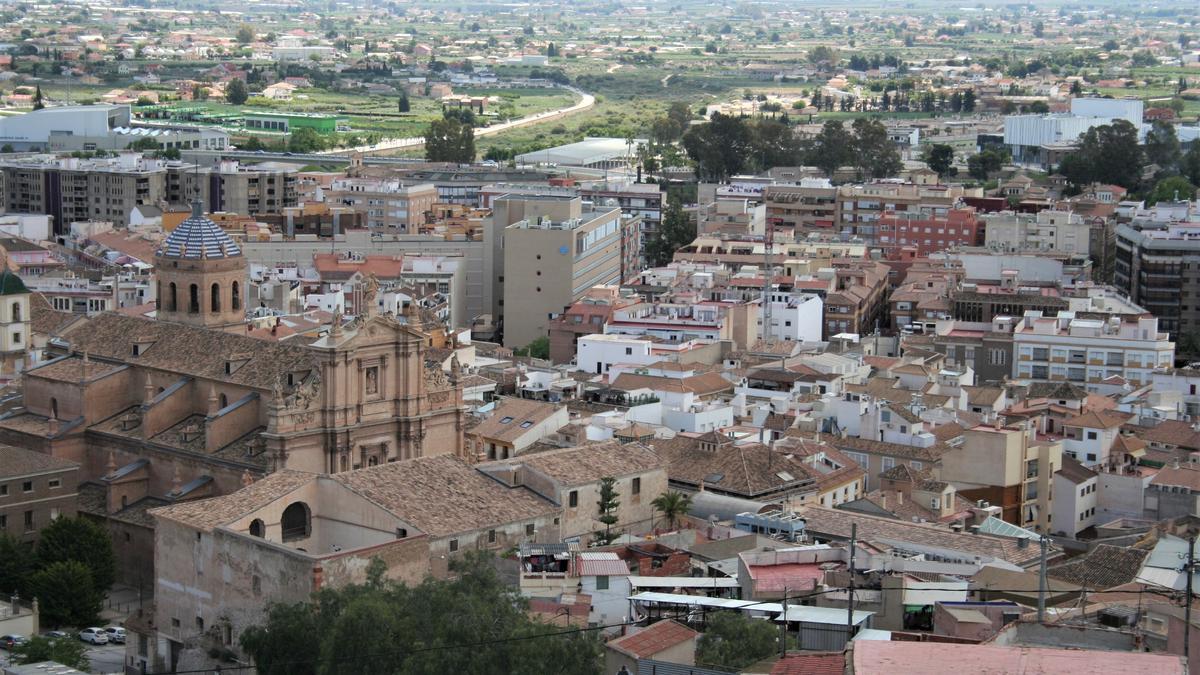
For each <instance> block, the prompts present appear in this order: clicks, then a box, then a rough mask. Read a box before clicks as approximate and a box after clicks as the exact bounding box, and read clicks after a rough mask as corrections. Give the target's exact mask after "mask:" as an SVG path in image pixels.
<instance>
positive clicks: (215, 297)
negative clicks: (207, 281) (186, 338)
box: [208, 284, 221, 314]
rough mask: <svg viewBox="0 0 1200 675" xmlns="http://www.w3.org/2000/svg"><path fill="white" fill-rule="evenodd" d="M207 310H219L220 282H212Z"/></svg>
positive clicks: (214, 311)
mask: <svg viewBox="0 0 1200 675" xmlns="http://www.w3.org/2000/svg"><path fill="white" fill-rule="evenodd" d="M208 311H210V312H212V313H213V314H216V313H217V312H219V311H221V284H213V285H212V290H211V293H210V297H209V306H208Z"/></svg>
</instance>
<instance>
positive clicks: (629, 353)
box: [625, 347, 633, 356]
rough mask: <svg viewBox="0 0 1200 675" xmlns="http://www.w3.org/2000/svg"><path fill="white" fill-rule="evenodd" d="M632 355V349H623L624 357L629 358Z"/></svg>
mask: <svg viewBox="0 0 1200 675" xmlns="http://www.w3.org/2000/svg"><path fill="white" fill-rule="evenodd" d="M632 354H633V347H626V348H625V355H626V356H631V355H632Z"/></svg>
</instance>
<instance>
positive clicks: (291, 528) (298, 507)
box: [279, 502, 312, 541]
mask: <svg viewBox="0 0 1200 675" xmlns="http://www.w3.org/2000/svg"><path fill="white" fill-rule="evenodd" d="M279 525H280V528H281V529H282V530H283V540H284V541H296V540H299V539H308V537H309V535H310V534H312V512H311V511H310V510H309V508H308V505H307V504H305V503H304V502H293V503H292V504H290V505H288V507H287V508H286V509H284V510H283V517H282V518H280V521H279Z"/></svg>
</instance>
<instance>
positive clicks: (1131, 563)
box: [1046, 544, 1150, 590]
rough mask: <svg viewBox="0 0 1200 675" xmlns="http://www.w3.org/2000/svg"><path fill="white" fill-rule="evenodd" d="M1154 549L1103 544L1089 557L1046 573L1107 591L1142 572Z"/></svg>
mask: <svg viewBox="0 0 1200 675" xmlns="http://www.w3.org/2000/svg"><path fill="white" fill-rule="evenodd" d="M1149 555H1150V551H1148V550H1146V549H1140V548H1125V547H1122V546H1113V545H1111V544H1100V545H1099V546H1097V547H1096V548H1094V549H1092V550H1091V552H1089V553H1088V554H1087V555H1085V556H1081V557H1079V558H1074V559H1073V560H1071V561H1070V562H1067V563H1064V564H1062V565H1056V566H1054V567H1051V568H1050V569H1048V570H1046V576H1049V577H1052V578H1055V579H1061V580H1062V581H1066V582H1068V583H1072V584H1076V585H1078V586H1083V587H1085V588H1087V589H1089V590H1105V589H1109V588H1113V587H1116V586H1121V585H1122V584H1127V583H1130V582H1132V581H1133V580H1134V578H1135V577H1137V575H1138V571H1139V570H1141V568H1142V563H1143V562H1144V561H1145V560H1146V557H1147V556H1149Z"/></svg>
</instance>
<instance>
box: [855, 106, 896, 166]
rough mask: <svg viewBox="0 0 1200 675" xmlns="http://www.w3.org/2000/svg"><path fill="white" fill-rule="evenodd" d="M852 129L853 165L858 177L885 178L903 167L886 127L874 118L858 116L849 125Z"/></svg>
mask: <svg viewBox="0 0 1200 675" xmlns="http://www.w3.org/2000/svg"><path fill="white" fill-rule="evenodd" d="M851 129H852V130H853V131H854V166H855V167H857V168H858V173H859V176H860V178H887V177H889V176H895V175H897V174H899V173H900V171H901V170H902V169H903V168H904V163H903V162H902V161H901V160H900V151H898V150H897V149H896V144H895V143H893V142H892V141H891V139H889V138H888V134H887V127H885V126H883V122H880V121H879V120H876V119H867V118H865V117H860V118H858V119H856V120H854V124H852V125H851Z"/></svg>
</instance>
